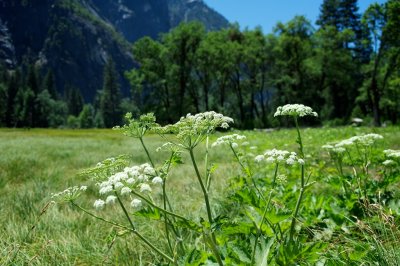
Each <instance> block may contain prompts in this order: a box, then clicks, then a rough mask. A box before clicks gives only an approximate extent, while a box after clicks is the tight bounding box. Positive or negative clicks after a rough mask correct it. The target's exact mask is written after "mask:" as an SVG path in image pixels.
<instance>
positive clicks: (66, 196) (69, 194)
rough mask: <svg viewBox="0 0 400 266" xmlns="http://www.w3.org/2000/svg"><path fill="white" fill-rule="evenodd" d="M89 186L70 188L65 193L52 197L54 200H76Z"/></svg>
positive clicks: (55, 194) (54, 194)
mask: <svg viewBox="0 0 400 266" xmlns="http://www.w3.org/2000/svg"><path fill="white" fill-rule="evenodd" d="M86 189H87V186H80V187H78V186H74V187H69V188H67V189H65V190H64V191H61V192H58V193H53V194H52V195H51V198H52V199H61V200H65V201H70V200H74V199H76V198H77V197H79V195H80V193H81V192H83V191H86Z"/></svg>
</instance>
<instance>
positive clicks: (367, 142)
mask: <svg viewBox="0 0 400 266" xmlns="http://www.w3.org/2000/svg"><path fill="white" fill-rule="evenodd" d="M380 139H383V137H382V135H379V134H375V133H371V134H365V135H361V136H354V137H351V138H349V139H345V140H342V141H340V142H338V143H337V144H335V147H336V148H338V147H349V146H353V145H360V146H364V147H368V146H371V145H373V144H374V143H375V142H376V141H377V140H380Z"/></svg>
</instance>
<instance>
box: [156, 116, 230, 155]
mask: <svg viewBox="0 0 400 266" xmlns="http://www.w3.org/2000/svg"><path fill="white" fill-rule="evenodd" d="M230 123H233V119H232V118H230V117H228V116H224V115H222V114H219V113H216V112H214V111H210V112H204V113H199V114H196V115H191V114H187V115H186V116H185V117H182V118H181V119H180V120H179V121H178V122H177V123H175V124H173V125H168V126H165V127H164V128H162V129H161V132H160V133H171V132H172V133H176V134H177V138H178V139H179V140H180V142H181V145H182V146H183V147H184V148H186V149H189V148H194V147H195V146H196V145H197V144H199V143H200V142H201V141H202V140H203V139H204V138H205V137H206V136H207V135H209V134H211V133H213V132H214V131H215V130H216V129H217V128H224V129H227V128H229V124H230Z"/></svg>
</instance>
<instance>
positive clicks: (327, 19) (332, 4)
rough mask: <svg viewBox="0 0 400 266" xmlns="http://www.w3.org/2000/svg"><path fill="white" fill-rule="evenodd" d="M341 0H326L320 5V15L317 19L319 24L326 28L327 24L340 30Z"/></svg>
mask: <svg viewBox="0 0 400 266" xmlns="http://www.w3.org/2000/svg"><path fill="white" fill-rule="evenodd" d="M340 2H341V1H340V0H324V1H323V2H322V5H321V7H320V15H319V17H318V20H317V25H319V26H321V28H324V27H326V26H333V27H335V28H336V29H338V30H339V28H340V23H341V19H340V12H339V6H340Z"/></svg>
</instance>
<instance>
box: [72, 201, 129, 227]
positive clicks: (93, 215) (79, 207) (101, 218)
mask: <svg viewBox="0 0 400 266" xmlns="http://www.w3.org/2000/svg"><path fill="white" fill-rule="evenodd" d="M70 202H71V204H72V205H73V206H75V207H77V208H78V209H80V210H81V211H83V212H84V213H86V214H88V215H90V216H92V217H93V218H96V219H98V220H100V221H103V222H105V223H108V224H111V225H114V226H117V227H120V228H123V229H126V230H129V231H132V230H133V229H131V228H129V227H127V226H125V225H122V224H119V223H115V222H113V221H109V220H107V219H104V218H103V217H100V216H97V215H96V214H94V213H92V212H90V211H88V210H86V209H84V208H83V207H81V206H80V205H78V204H76V203H75V202H74V201H72V200H71V201H70Z"/></svg>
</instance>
